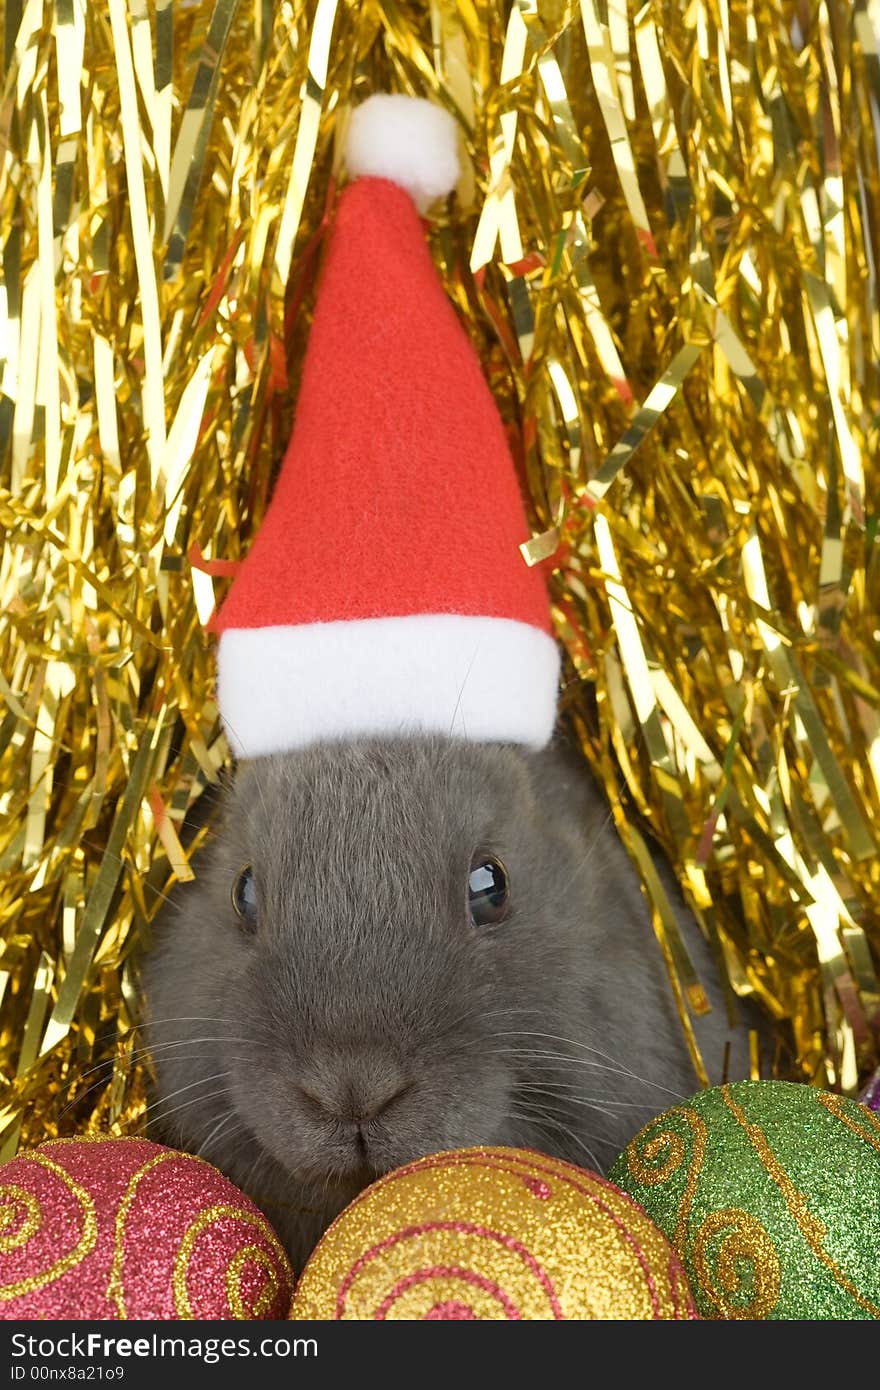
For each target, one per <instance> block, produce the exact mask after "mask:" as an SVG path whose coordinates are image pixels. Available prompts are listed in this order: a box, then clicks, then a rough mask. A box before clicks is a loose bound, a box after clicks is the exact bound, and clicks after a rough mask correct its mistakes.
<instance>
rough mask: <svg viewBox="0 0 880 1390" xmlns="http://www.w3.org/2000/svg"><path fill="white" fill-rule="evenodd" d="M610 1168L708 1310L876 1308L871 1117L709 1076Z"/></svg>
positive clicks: (877, 1167) (879, 1149)
mask: <svg viewBox="0 0 880 1390" xmlns="http://www.w3.org/2000/svg"><path fill="white" fill-rule="evenodd" d="M608 1176H609V1178H610V1179H611V1181H612V1182H614V1183H616V1184H617V1186H618V1187H620V1188H622V1189H623V1191H624V1192H627V1193H629V1195H630V1196H631V1197H634V1198H635V1200H636V1201H637V1202H639V1203H641V1205H642V1206H643V1207H644V1209H645V1211H646V1212H647V1213H648V1215H649V1216H650V1217H651V1219H652V1220H653V1221H654V1222H655V1223H656V1225H658V1226H659V1227H660V1229H661V1230H662V1231H664V1232H665V1234H666V1235H667V1236H668V1238H669V1240H670V1241H671V1242H672V1244H673V1245H674V1246H675V1248H676V1249H677V1250H678V1252H679V1254H680V1255H681V1257H682V1260H683V1262H684V1265H685V1268H686V1270H687V1273H688V1277H689V1280H690V1285H691V1289H692V1291H693V1294H694V1297H695V1299H696V1302H697V1307H698V1308H699V1310H700V1313H701V1315H702V1316H703V1317H706V1318H806V1319H816V1318H837V1319H840V1318H880V1120H878V1119H877V1117H876V1116H875V1115H873V1114H872V1113H871V1111H870V1110H867V1109H866V1108H865V1107H864V1106H863V1105H859V1104H857V1103H856V1102H855V1101H853V1100H848V1099H847V1098H846V1097H845V1096H835V1095H830V1094H829V1093H828V1092H827V1091H819V1090H816V1089H815V1088H814V1087H812V1086H806V1085H797V1084H792V1083H790V1082H787V1081H739V1082H736V1083H735V1084H732V1085H729V1086H715V1087H713V1088H712V1089H711V1090H709V1091H702V1092H701V1093H700V1094H699V1095H696V1096H694V1097H692V1099H691V1100H689V1101H687V1102H685V1103H684V1104H683V1105H676V1106H673V1107H672V1109H670V1110H667V1111H665V1112H664V1113H663V1114H662V1115H660V1116H658V1118H657V1119H656V1120H652V1121H651V1123H650V1124H649V1125H646V1126H645V1128H644V1129H643V1130H642V1131H641V1132H640V1133H639V1134H637V1135H636V1137H635V1139H633V1140H632V1142H631V1143H630V1144H629V1145H628V1146H627V1148H626V1149H625V1150H624V1152H623V1153H622V1154H621V1155H620V1157H619V1158H618V1159H617V1161H616V1162H615V1164H614V1166H613V1167H612V1169H611V1171H610V1173H609V1175H608Z"/></svg>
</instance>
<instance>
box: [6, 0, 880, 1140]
mask: <svg viewBox="0 0 880 1390" xmlns="http://www.w3.org/2000/svg"><path fill="white" fill-rule="evenodd" d="M2 14H3V19H2V29H3V38H2V42H3V46H4V68H3V84H2V111H0V180H2V182H0V216H2V243H3V246H2V249H3V258H2V277H3V278H2V284H0V355H2V363H0V372H2V377H0V524H2V526H3V528H4V541H5V544H4V551H3V559H2V574H0V584H2V603H3V620H2V637H0V643H2V668H0V669H2V673H3V674H2V678H0V690H2V699H3V709H2V719H0V759H2V762H0V795H2V799H0V870H2V874H3V879H2V888H0V921H2V959H0V972H2V973H0V989H2V1036H0V1066H2V1070H3V1080H4V1082H5V1083H6V1094H5V1098H4V1102H3V1109H2V1114H0V1157H6V1156H8V1155H9V1154H10V1153H11V1152H12V1151H13V1149H14V1147H15V1145H16V1143H17V1142H19V1141H20V1140H21V1139H23V1140H26V1141H28V1142H36V1141H38V1140H40V1139H43V1138H45V1137H47V1136H48V1135H53V1134H55V1133H57V1132H58V1131H62V1132H71V1131H74V1130H76V1129H77V1128H83V1127H86V1126H91V1127H93V1128H95V1127H108V1126H109V1127H113V1128H114V1129H117V1130H122V1131H126V1130H129V1129H132V1128H135V1127H136V1126H137V1125H138V1124H139V1122H140V1120H141V1117H142V1114H143V1109H144V1066H143V1065H142V1056H141V1053H140V1052H139V1051H138V1043H137V1031H136V1023H137V1018H138V977H137V960H138V953H139V950H140V948H141V946H142V944H143V942H144V941H145V940H146V939H147V937H148V934H149V922H150V920H151V918H152V917H153V916H154V915H155V911H156V909H157V907H158V906H159V905H160V903H161V895H162V894H163V893H165V892H166V891H167V889H168V886H169V885H170V884H171V883H172V882H173V880H174V878H175V876H176V877H177V878H185V877H188V876H189V875H190V874H191V870H190V869H189V867H188V859H189V858H190V856H191V854H192V852H193V850H194V849H195V848H197V847H198V845H199V843H200V842H201V841H202V839H203V837H204V834H205V832H204V830H202V831H200V832H198V833H197V834H196V835H195V837H194V838H193V837H191V836H190V837H189V839H188V842H187V835H186V832H185V828H184V826H183V820H184V817H185V815H186V813H187V811H188V810H189V809H190V808H192V807H193V806H194V804H195V803H196V801H197V799H198V798H199V796H200V795H201V794H202V793H203V792H204V791H205V789H206V788H209V787H210V786H211V785H212V784H215V783H216V782H217V780H218V778H219V776H220V774H221V770H222V769H223V767H224V764H225V763H226V761H227V750H226V747H225V744H224V741H223V738H222V735H221V731H220V726H219V723H218V718H217V710H216V707H215V705H214V702H213V697H212V654H211V643H210V642H209V640H208V639H207V638H206V636H205V632H204V622H205V621H206V619H207V617H208V614H209V612H210V610H211V607H212V604H213V602H214V599H215V590H216V595H217V597H219V596H220V594H221V593H222V589H223V586H224V584H225V583H226V582H227V579H226V576H227V575H228V574H229V572H230V567H231V566H232V565H234V562H235V561H236V559H237V558H238V557H239V555H240V554H241V553H242V551H243V549H244V548H245V547H246V546H247V544H248V542H249V539H250V537H251V536H252V535H253V533H254V529H255V527H256V526H257V525H258V524H259V520H260V516H261V514H262V512H263V510H264V508H265V504H266V498H267V495H268V492H269V488H270V484H271V478H272V471H273V466H274V465H275V464H276V462H277V460H278V458H279V457H280V454H281V452H282V450H283V447H284V443H285V438H286V431H287V430H288V429H289V424H290V417H291V410H292V403H293V400H294V398H295V390H296V379H297V371H298V366H299V363H300V361H301V357H302V351H303V346H304V343H305V341H306V337H307V331H308V319H309V309H310V304H311V302H312V301H311V296H312V287H313V282H314V275H315V268H316V265H317V264H318V262H319V256H318V255H316V254H315V253H316V251H317V252H319V250H320V232H321V227H322V225H323V221H324V217H325V212H326V210H327V208H328V207H329V205H330V201H329V200H330V199H332V189H333V173H334V160H335V150H336V149H337V148H338V144H339V135H340V132H341V130H342V128H343V125H344V120H345V116H346V112H347V110H348V108H349V107H350V105H351V104H352V103H353V102H356V101H358V100H361V99H362V98H363V97H365V96H366V95H368V94H369V93H370V92H372V91H374V90H377V89H391V90H403V91H408V92H415V93H417V94H420V95H430V96H432V97H434V98H435V99H437V100H439V101H441V102H443V103H444V104H446V105H447V106H448V107H449V109H450V110H451V111H453V112H454V114H455V115H456V117H457V118H458V121H459V123H460V126H461V131H462V140H463V145H464V146H465V147H466V149H467V152H468V155H469V156H470V158H469V159H466V160H465V170H466V172H465V174H464V175H463V177H462V181H461V185H460V187H459V190H458V194H457V196H456V197H455V198H454V199H452V200H451V201H450V203H449V206H448V208H447V209H446V211H445V213H444V214H443V215H442V216H441V217H440V218H439V219H438V220H437V222H436V224H435V227H434V230H433V233H432V236H433V245H434V250H435V253H436V257H437V261H438V264H439V266H440V268H441V271H442V273H443V275H444V277H445V280H446V283H447V286H448V289H449V292H450V294H451V296H452V298H453V300H454V302H455V304H456V306H457V308H458V310H459V311H460V313H461V315H462V317H463V319H464V321H465V322H466V324H467V326H468V328H469V331H471V333H472V334H473V336H474V339H475V341H476V343H477V345H478V347H479V350H480V353H481V356H482V359H483V362H484V365H485V369H486V372H487V375H488V376H489V379H490V381H491V383H492V386H493V389H494V390H495V393H496V396H497V398H498V400H499V403H500V405H501V408H502V410H503V412H504V414H505V417H506V419H507V420H508V422H509V425H510V429H511V437H512V440H513V444H514V450H515V453H516V455H517V459H518V463H519V465H520V467H521V469H522V475H523V478H524V480H525V481H526V484H527V488H528V491H529V494H530V496H531V502H532V510H531V517H532V523H533V531H534V539H533V540H532V542H531V543H530V545H528V546H526V548H525V549H526V552H527V558H528V560H529V561H530V562H532V563H541V564H543V565H544V566H545V567H546V569H547V572H548V575H549V576H550V578H551V584H552V592H553V598H554V610H555V616H556V620H557V624H558V632H559V636H560V638H561V640H562V642H563V643H564V645H565V648H566V651H567V654H568V658H567V681H566V688H565V694H564V703H565V708H566V711H567V717H568V719H569V721H570V723H571V724H572V726H573V727H575V728H576V729H577V731H578V733H579V736H580V738H581V741H582V744H583V747H584V751H585V753H586V755H587V757H588V758H589V760H590V762H591V763H592V765H593V767H594V768H595V769H596V771H597V772H598V774H599V776H600V777H601V779H602V781H603V783H604V785H605V787H606V788H607V791H608V795H609V798H610V801H611V804H612V807H613V809H614V814H615V817H616V819H617V822H618V825H619V828H620V830H621V832H622V834H623V836H624V839H625V842H626V844H627V847H628V848H629V850H630V853H631V854H632V856H633V858H634V860H635V861H636V863H637V865H638V866H639V870H640V872H641V874H642V876H643V879H644V884H645V891H646V893H647V895H648V897H649V900H650V902H651V904H652V907H653V914H654V923H655V928H656V932H657V936H658V941H659V946H660V949H662V950H663V952H664V955H665V958H666V960H667V964H668V966H669V969H670V974H671V978H672V980H673V984H674V987H675V990H676V994H677V998H678V1001H679V1006H680V1012H681V1017H682V1024H683V1027H685V1029H686V1031H687V1032H688V1034H689V1035H690V1018H691V1015H692V1014H693V1013H699V1011H700V1010H701V1009H702V1008H703V1007H704V1001H703V998H702V991H701V988H700V984H699V981H698V980H697V978H696V975H695V973H694V971H693V968H692V966H691V964H690V961H689V958H688V955H687V952H686V950H685V948H684V945H683V943H682V942H681V941H680V940H679V938H678V934H677V931H676V928H675V921H674V916H673V914H672V912H671V911H670V908H669V904H668V902H667V899H666V897H665V894H664V892H663V889H662V887H661V884H660V882H659V880H658V877H657V874H656V871H655V870H654V867H653V862H652V859H651V857H650V855H649V853H648V848H647V846H648V843H649V838H648V837H654V838H656V839H658V840H659V841H660V842H661V843H662V845H663V846H664V847H665V848H666V850H667V852H668V853H669V855H670V857H671V859H672V862H673V864H674V865H675V868H676V871H677V873H678V875H679V878H680V880H681V883H682V886H683V888H684V891H685V894H686V896H687V898H688V901H689V902H690V903H691V905H692V906H693V908H694V910H695V911H696V912H697V915H698V917H699V919H700V922H701V924H702V926H703V928H704V930H705V933H706V934H707V936H708V938H709V940H710V942H711V943H712V944H713V947H714V949H715V952H716V958H717V959H718V961H719V962H721V963H722V964H723V969H724V971H725V974H726V977H727V978H728V979H729V982H730V984H731V986H732V990H731V991H730V995H731V999H733V998H734V996H735V995H746V994H752V995H755V996H757V998H758V999H760V1000H761V1001H762V1002H763V1004H764V1005H765V1006H766V1007H767V1008H768V1009H769V1010H770V1011H771V1013H772V1014H773V1015H774V1016H775V1017H776V1018H777V1019H779V1020H782V1022H783V1030H784V1031H785V1030H786V1029H787V1031H788V1034H789V1037H790V1039H791V1059H790V1062H789V1063H786V1061H785V1058H784V1056H783V1057H782V1058H781V1059H777V1063H776V1065H777V1066H779V1067H783V1066H785V1065H793V1066H794V1068H795V1072H796V1074H801V1075H803V1076H805V1077H806V1078H808V1079H811V1080H817V1081H820V1082H822V1083H823V1084H826V1085H831V1086H837V1087H842V1088H844V1089H846V1090H852V1089H854V1088H855V1087H856V1085H857V1083H858V1080H859V1077H860V1076H863V1075H865V1074H866V1073H867V1072H868V1071H869V1070H870V1068H871V1067H872V1066H874V1065H875V1064H876V1062H877V1047H878V1022H880V1012H878V1011H880V987H878V981H877V973H876V971H877V965H878V959H880V956H878V952H880V920H878V910H880V855H878V848H880V845H878V831H877V826H878V824H880V821H878V810H880V660H878V647H880V631H878V627H880V616H878V598H880V538H878V497H880V463H878V449H880V311H878V286H877V268H878V257H880V178H878V134H880V39H878V35H880V0H858V2H857V3H855V4H852V3H847V0H803V3H801V2H800V0H798V3H789V0H647V3H644V4H640V3H637V0H629V3H628V2H627V0H580V4H578V3H575V0H565V2H564V3H563V0H548V2H547V3H537V0H516V3H514V4H512V5H511V4H508V3H501V0H494V3H481V2H480V0H317V3H316V0H305V2H303V0H297V3H292V2H291V0H210V2H209V0H105V3H102V4H88V3H87V0H54V2H53V0H7V3H6V4H5V6H4V7H3V11H2ZM285 287H286V288H285ZM302 524H303V525H306V526H307V525H308V524H309V518H308V517H307V516H305V517H303V521H302ZM377 540H381V538H377ZM411 563H412V565H413V566H416V565H418V564H419V556H418V554H413V555H412V556H411ZM184 842H186V843H184ZM691 1042H692V1046H693V1047H694V1057H695V1063H696V1066H697V1070H698V1072H699V1070H700V1067H701V1062H700V1058H699V1054H698V1052H697V1051H696V1048H695V1044H694V1043H693V1039H692V1038H691Z"/></svg>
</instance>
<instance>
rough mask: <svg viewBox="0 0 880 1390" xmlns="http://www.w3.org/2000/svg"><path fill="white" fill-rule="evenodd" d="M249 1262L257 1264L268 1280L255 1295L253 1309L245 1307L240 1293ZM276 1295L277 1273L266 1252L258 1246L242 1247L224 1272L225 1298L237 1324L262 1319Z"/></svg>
mask: <svg viewBox="0 0 880 1390" xmlns="http://www.w3.org/2000/svg"><path fill="white" fill-rule="evenodd" d="M248 1260H250V1261H251V1262H252V1263H253V1264H258V1265H259V1266H260V1268H261V1269H263V1270H265V1272H266V1274H268V1276H269V1277H268V1279H267V1280H266V1283H265V1284H264V1285H263V1288H262V1289H261V1290H260V1292H259V1294H258V1295H257V1301H256V1303H255V1304H254V1306H253V1308H248V1307H247V1306H246V1305H245V1301H244V1298H243V1297H242V1292H241V1276H242V1273H243V1271H244V1267H245V1265H246V1264H247V1262H248ZM277 1294H278V1271H277V1269H276V1268H275V1265H274V1264H273V1263H272V1260H271V1259H270V1258H269V1256H268V1255H267V1254H266V1251H265V1250H264V1249H263V1248H262V1246H260V1245H243V1246H242V1248H241V1249H240V1250H236V1252H235V1254H234V1255H233V1257H232V1259H231V1261H230V1264H229V1268H228V1270H227V1271H226V1297H227V1299H228V1301H229V1307H230V1309H231V1310H232V1316H233V1317H234V1318H235V1319H237V1321H239V1322H249V1321H250V1320H251V1319H252V1318H262V1317H264V1316H265V1315H266V1313H268V1311H269V1309H270V1308H271V1307H272V1304H273V1303H274V1302H275V1298H276V1296H277Z"/></svg>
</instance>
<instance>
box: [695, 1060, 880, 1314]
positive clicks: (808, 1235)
mask: <svg viewBox="0 0 880 1390" xmlns="http://www.w3.org/2000/svg"><path fill="white" fill-rule="evenodd" d="M721 1094H722V1096H723V1097H724V1103H725V1105H726V1106H727V1108H728V1110H729V1111H730V1113H731V1114H732V1115H733V1117H734V1119H735V1120H736V1122H737V1124H738V1125H740V1127H741V1128H742V1129H743V1130H744V1131H745V1133H746V1135H747V1137H748V1140H749V1143H750V1144H751V1145H752V1148H753V1149H754V1150H755V1152H756V1153H757V1155H758V1157H759V1158H760V1160H761V1162H762V1163H763V1164H764V1167H765V1168H766V1169H767V1172H768V1173H769V1174H770V1176H771V1178H772V1179H773V1181H774V1182H775V1183H776V1186H777V1187H778V1188H779V1191H780V1192H781V1193H782V1197H783V1200H784V1202H785V1205H786V1206H787V1207H788V1210H789V1212H790V1213H791V1216H792V1217H793V1219H794V1221H795V1223H796V1225H797V1227H798V1229H799V1230H800V1232H801V1235H802V1236H803V1238H804V1240H805V1241H806V1242H807V1245H808V1246H809V1247H810V1250H811V1251H812V1252H813V1254H814V1255H815V1257H816V1259H817V1260H818V1261H819V1262H820V1264H823V1265H824V1266H825V1268H826V1269H827V1270H828V1272H829V1274H830V1275H831V1277H832V1278H833V1279H834V1281H835V1283H836V1284H838V1285H839V1286H840V1288H842V1289H844V1290H845V1291H846V1292H847V1293H848V1294H849V1296H850V1298H853V1299H855V1301H856V1303H858V1305H859V1307H860V1308H863V1309H864V1310H865V1312H866V1313H870V1314H871V1317H873V1318H880V1306H878V1305H877V1304H876V1303H874V1302H872V1300H871V1299H870V1298H866V1297H865V1296H864V1294H862V1293H860V1292H859V1290H858V1289H857V1288H856V1286H855V1284H853V1283H852V1282H851V1280H849V1279H848V1278H847V1276H846V1274H845V1273H844V1272H843V1270H842V1269H841V1268H840V1266H839V1265H838V1264H837V1262H836V1261H835V1259H834V1258H833V1256H832V1255H830V1254H829V1253H828V1251H827V1250H826V1249H825V1245H824V1241H825V1236H826V1230H825V1226H824V1223H823V1222H822V1221H820V1220H819V1218H818V1217H817V1216H814V1215H813V1213H812V1212H811V1211H810V1207H809V1203H808V1201H807V1198H806V1197H805V1195H804V1194H803V1192H801V1191H800V1190H799V1189H798V1188H797V1187H795V1185H794V1183H793V1182H792V1180H791V1178H790V1177H789V1176H788V1174H787V1173H786V1171H785V1169H784V1168H783V1167H782V1164H781V1163H780V1162H779V1160H778V1158H777V1157H776V1155H775V1153H774V1152H773V1150H772V1148H771V1147H770V1144H769V1142H768V1140H767V1137H766V1135H765V1134H764V1131H763V1130H762V1129H761V1128H760V1127H759V1126H758V1125H755V1124H752V1123H751V1121H750V1120H749V1119H748V1117H747V1116H746V1114H745V1113H744V1112H743V1110H742V1109H741V1108H740V1106H739V1105H737V1103H736V1101H735V1100H734V1098H733V1096H732V1095H731V1093H730V1086H722V1087H721Z"/></svg>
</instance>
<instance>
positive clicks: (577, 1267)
mask: <svg viewBox="0 0 880 1390" xmlns="http://www.w3.org/2000/svg"><path fill="white" fill-rule="evenodd" d="M695 1316H696V1313H695V1311H694V1307H693V1303H692V1300H691V1296H690V1293H689V1291H688V1287H687V1282H686V1280H685V1278H684V1275H683V1272H682V1268H681V1265H680V1264H679V1261H678V1258H677V1257H676V1255H675V1254H674V1253H673V1251H672V1250H671V1248H670V1246H669V1245H668V1244H667V1241H666V1239H665V1237H663V1236H661V1235H660V1233H659V1232H658V1231H657V1229H656V1227H655V1226H653V1225H652V1223H651V1222H650V1221H649V1220H648V1219H647V1218H646V1217H645V1215H644V1213H643V1212H642V1211H641V1210H640V1208H639V1207H637V1206H636V1205H635V1204H634V1203H633V1202H630V1201H629V1200H628V1199H627V1198H626V1197H625V1196H624V1195H623V1193H621V1192H620V1191H618V1189H617V1188H615V1187H612V1185H611V1184H610V1183H608V1182H606V1181H605V1180H604V1179H603V1178H600V1177H597V1176H596V1174H595V1173H588V1172H585V1171H584V1170H583V1169H581V1168H575V1167H574V1165H573V1164H570V1163H563V1162H560V1161H559V1160H558V1159H553V1158H547V1157H546V1156H545V1155H543V1154H539V1153H535V1152H532V1151H530V1150H525V1149H507V1148H488V1149H457V1150H454V1151H452V1152H449V1153H442V1154H433V1155H432V1156H431V1157H430V1158H424V1159H420V1160H419V1161H417V1162H415V1163H412V1164H409V1165H408V1166H406V1167H404V1168H399V1169H397V1170H396V1172H394V1173H389V1174H388V1175H387V1176H386V1177H384V1178H380V1179H379V1181H378V1182H376V1183H374V1184H373V1186H372V1187H369V1188H367V1190H366V1192H363V1193H362V1194H361V1195H360V1197H358V1198H356V1199H355V1201H354V1202H352V1203H351V1205H350V1206H349V1207H347V1208H346V1210H345V1211H344V1212H343V1213H342V1215H341V1216H339V1217H338V1218H337V1219H336V1221H335V1222H334V1223H333V1225H332V1226H331V1227H330V1229H329V1230H328V1231H327V1233H326V1234H325V1235H324V1237H323V1238H322V1240H321V1242H320V1244H319V1245H318V1247H317V1249H316V1250H315V1251H314V1253H313V1254H312V1256H311V1258H310V1259H309V1261H308V1263H307V1265H306V1267H305V1269H304V1270H303V1273H302V1276H301V1278H300V1280H299V1283H298V1284H297V1288H296V1292H295V1295H294V1300H293V1307H292V1309H291V1317H293V1318H318V1319H321V1320H322V1321H334V1320H341V1319H356V1320H366V1319H375V1320H379V1321H383V1320H385V1319H390V1320H400V1319H403V1320H408V1321H415V1320H418V1321H421V1320H434V1321H453V1320H456V1319H460V1320H474V1319H487V1318H488V1319H500V1320H505V1319H507V1320H526V1321H530V1320H536V1319H545V1320H548V1321H553V1320H557V1321H560V1320H566V1319H571V1318H575V1319H593V1318H602V1319H605V1318H626V1319H634V1318H635V1319H658V1318H661V1319H662V1318H693V1317H695Z"/></svg>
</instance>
